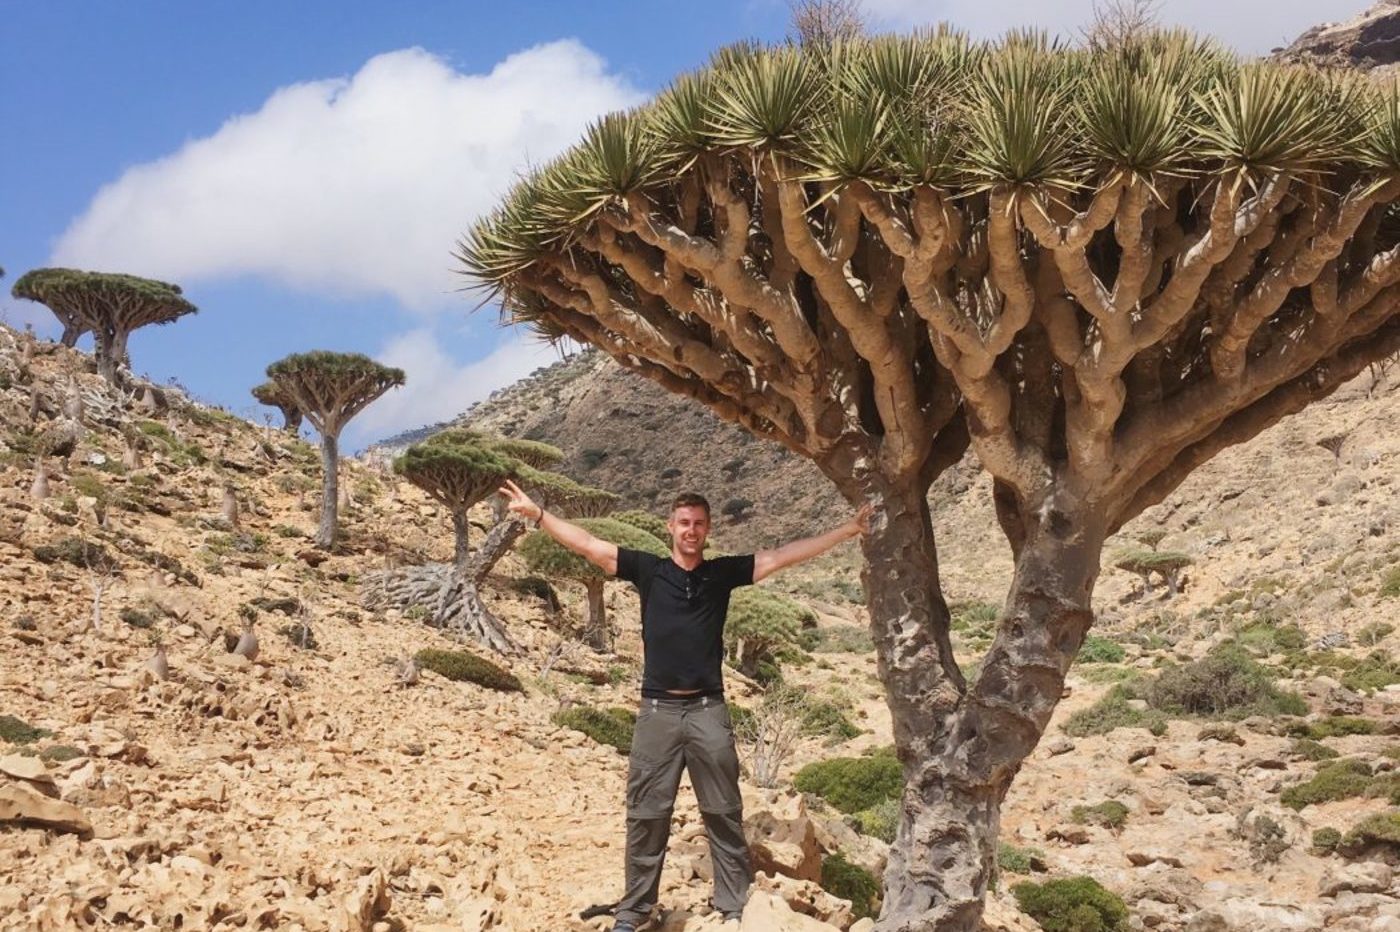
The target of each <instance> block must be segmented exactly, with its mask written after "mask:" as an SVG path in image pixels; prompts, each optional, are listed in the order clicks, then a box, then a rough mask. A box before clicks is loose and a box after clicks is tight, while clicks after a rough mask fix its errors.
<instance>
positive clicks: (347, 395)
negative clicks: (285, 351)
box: [267, 350, 404, 436]
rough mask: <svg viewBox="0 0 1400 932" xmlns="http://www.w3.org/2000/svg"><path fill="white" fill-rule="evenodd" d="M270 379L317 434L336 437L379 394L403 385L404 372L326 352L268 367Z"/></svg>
mask: <svg viewBox="0 0 1400 932" xmlns="http://www.w3.org/2000/svg"><path fill="white" fill-rule="evenodd" d="M267 377H268V378H269V379H271V380H272V381H273V383H274V384H276V386H277V388H278V390H279V391H281V392H282V393H283V394H284V395H285V396H286V397H288V398H290V399H292V401H294V402H295V403H296V406H297V408H298V409H300V410H301V412H302V413H303V414H304V415H306V418H307V420H309V421H311V423H312V424H313V425H315V427H316V429H317V430H318V431H320V432H321V433H322V434H326V433H329V434H331V435H333V436H334V435H339V433H340V429H341V428H342V427H344V426H345V423H346V422H347V421H349V420H350V419H351V418H352V417H354V416H355V415H356V414H358V413H359V412H361V411H363V410H364V409H365V407H367V406H368V405H369V404H370V403H371V402H373V401H374V400H375V399H376V398H378V397H379V396H380V395H383V394H384V393H385V392H387V391H388V390H389V389H391V388H395V387H397V386H400V385H402V384H403V383H404V374H403V370H402V369H395V368H392V367H390V366H384V365H381V364H379V363H377V362H375V361H374V360H373V359H370V358H369V357H368V356H365V355H363V354H361V353H332V352H328V351H326V350H313V351H312V352H309V353H293V354H292V355H290V356H287V357H285V358H283V359H279V360H278V361H277V362H274V363H273V364H272V365H270V366H268V367H267Z"/></svg>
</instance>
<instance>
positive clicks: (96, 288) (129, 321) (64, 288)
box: [11, 269, 196, 385]
mask: <svg viewBox="0 0 1400 932" xmlns="http://www.w3.org/2000/svg"><path fill="white" fill-rule="evenodd" d="M11 294H13V295H14V296H15V297H16V298H27V299H29V300H30V301H38V302H39V303H40V304H43V305H45V306H46V307H48V309H49V310H51V311H53V314H54V316H55V317H57V318H58V321H59V323H61V324H62V325H63V336H62V337H61V338H60V339H61V341H62V343H63V345H64V346H73V345H74V344H76V343H77V342H78V337H80V336H82V335H83V334H84V333H88V332H91V333H92V335H93V340H94V343H95V346H96V352H95V356H96V359H97V371H98V372H99V373H100V374H101V375H102V377H103V378H104V379H106V380H107V381H108V382H109V383H111V384H113V385H115V384H116V382H117V367H118V366H120V365H121V364H122V362H123V361H124V360H125V359H126V343H127V338H128V337H130V336H131V332H132V331H133V330H136V329H137V328H140V327H145V326H146V325H148V324H168V323H173V322H174V321H176V320H178V319H179V318H181V317H184V316H185V315H186V314H193V313H195V310H196V308H195V306H194V305H193V304H191V303H190V302H189V301H186V300H185V298H184V297H183V295H182V294H181V292H180V286H179V285H172V284H170V283H169V282H161V281H155V280H154V279H150V278H137V277H136V276H135V275H118V274H113V273H109V272H83V271H80V270H78V269H33V270H31V271H29V272H26V273H25V274H23V275H21V276H20V277H19V279H18V280H17V281H16V282H15V286H14V288H13V289H12V290H11Z"/></svg>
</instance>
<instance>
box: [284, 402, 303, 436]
mask: <svg viewBox="0 0 1400 932" xmlns="http://www.w3.org/2000/svg"><path fill="white" fill-rule="evenodd" d="M281 410H282V429H283V430H284V431H286V432H287V433H289V434H291V435H292V436H293V437H297V436H300V434H301V412H300V411H298V410H297V409H295V408H291V409H287V408H282V409H281Z"/></svg>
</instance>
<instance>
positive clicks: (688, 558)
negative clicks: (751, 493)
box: [501, 481, 870, 932]
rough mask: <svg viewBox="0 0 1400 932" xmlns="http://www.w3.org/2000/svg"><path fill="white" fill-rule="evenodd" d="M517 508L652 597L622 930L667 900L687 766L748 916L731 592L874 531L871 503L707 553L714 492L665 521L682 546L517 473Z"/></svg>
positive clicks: (717, 898)
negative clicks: (661, 550)
mask: <svg viewBox="0 0 1400 932" xmlns="http://www.w3.org/2000/svg"><path fill="white" fill-rule="evenodd" d="M501 494H502V495H504V496H505V497H506V499H507V507H508V508H509V509H510V511H511V512H512V513H514V514H516V515H519V516H521V517H522V518H524V519H525V520H527V521H529V522H531V523H532V524H534V526H535V527H537V528H540V529H541V530H543V531H544V532H545V533H547V534H548V535H549V536H550V537H553V538H554V539H555V540H556V541H558V542H559V543H560V544H562V545H563V546H564V547H567V548H568V549H569V550H572V551H573V552H574V553H577V554H578V555H580V556H582V557H583V558H584V559H586V560H588V561H590V562H591V563H593V564H594V565H595V566H597V567H598V568H599V569H601V570H602V571H603V572H604V573H607V574H608V575H609V576H616V577H617V578H618V579H624V580H626V581H628V582H630V583H632V584H633V585H634V586H636V587H637V590H638V592H639V593H640V594H641V597H642V647H643V653H644V655H645V663H644V668H643V672H642V703H641V708H640V710H639V711H638V713H637V726H636V730H635V731H634V732H633V737H632V754H631V759H630V761H629V763H628V774H627V871H626V891H625V892H624V893H623V896H622V899H621V900H620V901H618V903H617V905H616V908H615V911H614V915H615V916H616V924H615V925H614V926H613V932H634V930H636V928H637V927H638V926H639V925H641V924H642V923H643V922H644V921H646V919H647V917H648V915H649V914H650V913H651V911H652V909H654V908H655V906H656V900H657V889H658V887H659V886H660V884H661V867H662V864H663V863H664V862H665V859H666V842H667V840H668V838H669V837H670V834H671V809H672V807H674V806H675V802H676V790H677V788H678V787H679V786H680V779H681V770H682V768H684V769H687V770H689V772H690V782H691V783H692V784H693V785H694V787H695V795H696V798H697V799H698V801H699V803H700V813H701V817H702V818H703V819H704V822H705V832H706V834H707V835H708V836H709V840H710V856H711V860H712V861H713V862H714V869H715V895H714V904H715V908H716V909H718V910H719V911H720V912H722V913H723V914H724V917H725V919H726V920H728V919H738V918H739V915H740V914H741V913H742V912H743V910H744V903H745V902H746V901H747V899H748V892H749V884H750V883H751V882H752V879H753V875H752V872H751V870H750V867H749V848H748V843H747V842H746V841H745V840H744V826H743V802H742V799H741V797H740V795H739V758H738V755H737V753H736V752H735V749H734V728H733V724H732V723H731V721H730V718H729V709H728V708H727V707H726V706H725V703H724V682H723V680H722V678H721V672H720V670H721V664H722V662H723V659H724V619H725V614H726V612H727V611H728V609H729V593H730V592H732V591H733V590H735V589H737V588H739V587H740V586H747V585H750V584H751V583H756V582H758V581H759V580H762V579H764V578H766V577H768V576H771V575H772V574H773V573H776V572H777V571H778V570H780V569H783V568H784V567H788V566H793V565H794V564H797V563H801V562H803V561H804V560H810V559H811V558H813V557H815V556H817V555H818V554H822V553H825V552H826V551H828V550H830V549H831V548H832V547H834V546H836V545H837V544H839V543H841V542H842V541H846V540H850V539H851V538H853V537H856V536H859V535H860V534H863V533H865V532H866V531H868V529H869V520H870V506H869V505H866V506H865V507H863V508H861V510H860V511H859V512H858V513H857V514H856V516H855V517H853V518H852V519H851V520H850V521H847V522H846V523H845V524H843V525H841V526H840V527H838V528H836V529H835V530H832V531H828V532H827V533H825V534H821V535H819V536H817V537H808V538H804V539H802V540H795V541H792V542H791V543H788V544H786V545H784V546H782V547H779V548H777V549H776V550H761V551H759V552H758V553H756V554H747V555H744V556H734V557H719V558H717V559H713V560H706V559H705V540H706V538H707V537H708V536H709V534H710V505H709V502H707V501H706V500H705V498H704V496H701V495H696V494H692V493H687V494H684V495H680V496H677V497H676V500H675V501H674V502H673V503H672V505H671V517H670V519H669V520H668V521H667V522H666V529H667V531H669V532H670V534H671V555H670V556H669V557H657V556H653V555H651V554H648V553H642V552H640V551H637V550H628V549H626V548H619V547H618V546H617V545H616V544H612V543H609V542H608V541H605V540H599V539H598V538H597V537H594V536H593V535H592V534H590V533H588V531H587V530H585V529H584V528H581V527H579V526H578V525H576V524H571V523H569V522H568V521H565V520H564V519H563V518H560V517H559V516H558V515H552V514H549V513H548V512H546V511H545V510H544V509H543V508H541V507H540V506H539V505H537V504H536V503H535V502H533V501H532V500H531V499H530V497H529V496H528V495H526V494H525V493H524V492H522V491H521V490H520V487H519V486H517V485H516V484H515V483H513V482H509V481H507V482H506V484H505V486H504V487H503V488H502V489H501Z"/></svg>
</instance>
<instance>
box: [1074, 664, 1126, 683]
mask: <svg viewBox="0 0 1400 932" xmlns="http://www.w3.org/2000/svg"><path fill="white" fill-rule="evenodd" d="M1074 672H1075V674H1076V675H1078V676H1079V678H1080V679H1082V680H1084V681H1085V682H1086V683H1098V684H1100V685H1102V684H1108V683H1124V682H1127V681H1128V680H1135V679H1137V678H1139V677H1140V676H1141V675H1142V674H1141V673H1139V672H1138V671H1136V670H1134V669H1133V668H1132V667H1123V666H1119V665H1118V664H1112V663H1091V664H1085V665H1084V666H1076V667H1075V668H1074Z"/></svg>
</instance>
